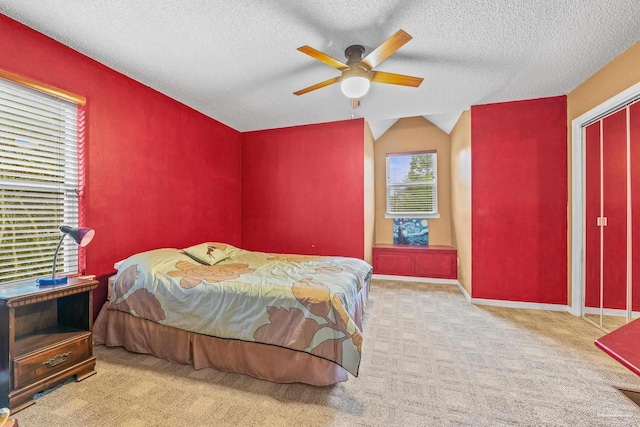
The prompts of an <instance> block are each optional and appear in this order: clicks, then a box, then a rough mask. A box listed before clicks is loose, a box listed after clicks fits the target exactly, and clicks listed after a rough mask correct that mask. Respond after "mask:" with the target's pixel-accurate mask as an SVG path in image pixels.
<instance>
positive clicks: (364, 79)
mask: <svg viewBox="0 0 640 427" xmlns="http://www.w3.org/2000/svg"><path fill="white" fill-rule="evenodd" d="M412 38H413V37H411V36H410V35H409V34H407V33H406V32H404V31H403V30H399V31H398V32H397V33H395V34H394V35H392V36H391V37H389V38H388V39H387V40H386V41H385V42H384V43H382V44H381V45H380V46H378V47H377V48H376V49H375V50H374V51H372V52H371V53H369V54H368V55H367V56H366V57H364V58H363V57H362V56H363V55H364V51H365V49H364V47H363V46H361V45H357V44H356V45H353V46H349V47H348V48H346V49H345V51H344V55H345V56H346V57H347V63H346V64H345V63H343V62H340V61H338V60H337V59H335V58H333V57H331V56H329V55H327V54H326V53H322V52H320V51H319V50H316V49H314V48H312V47H310V46H302V47H299V48H298V50H299V51H300V52H302V53H306V54H307V55H309V56H310V57H312V58H315V59H317V60H318V61H320V62H324V63H325V64H327V65H329V66H331V67H334V68H337V69H338V70H340V71H342V74H341V75H340V76H338V77H334V78H332V79H329V80H325V81H323V82H320V83H317V84H315V85H313V86H309V87H307V88H304V89H301V90H299V91H297V92H294V95H304V94H305V93H309V92H311V91H314V90H316V89H320V88H323V87H325V86H329V85H332V84H334V83H338V82H340V89H341V90H342V93H344V94H345V95H346V96H347V97H349V98H352V99H355V98H360V97H362V96H364V95H365V94H366V93H367V91H368V90H369V86H370V83H371V82H374V83H386V84H392V85H401V86H411V87H418V86H420V83H422V80H424V79H423V78H421V77H412V76H405V75H403V74H394V73H387V72H384V71H374V70H373V69H374V68H375V67H377V66H378V65H380V64H381V63H382V61H384V60H385V59H387V58H388V57H389V56H391V55H392V54H393V53H394V52H395V51H396V50H398V49H400V48H401V47H402V46H404V44H405V43H407V42H408V41H409V40H411V39H412Z"/></svg>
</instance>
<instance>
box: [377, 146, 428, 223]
mask: <svg viewBox="0 0 640 427" xmlns="http://www.w3.org/2000/svg"><path fill="white" fill-rule="evenodd" d="M437 174H438V159H437V154H436V152H435V151H429V152H419V153H398V154H387V213H386V217H387V218H437V217H438V177H437Z"/></svg>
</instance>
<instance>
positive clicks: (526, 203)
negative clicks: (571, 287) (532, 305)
mask: <svg viewBox="0 0 640 427" xmlns="http://www.w3.org/2000/svg"><path fill="white" fill-rule="evenodd" d="M471 145H472V150H471V165H472V180H471V198H472V206H473V210H472V213H471V226H472V232H471V236H472V253H473V258H472V267H471V268H472V283H473V288H472V296H473V297H474V298H484V299H497V300H511V301H524V302H537V303H549V304H567V194H568V193H567V105H566V97H565V96H560V97H553V98H542V99H533V100H527V101H517V102H507V103H501V104H490V105H480V106H474V107H472V108H471Z"/></svg>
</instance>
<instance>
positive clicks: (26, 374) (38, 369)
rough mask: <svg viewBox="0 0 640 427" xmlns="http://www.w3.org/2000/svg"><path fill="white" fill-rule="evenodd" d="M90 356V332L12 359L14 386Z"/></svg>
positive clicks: (27, 382)
mask: <svg viewBox="0 0 640 427" xmlns="http://www.w3.org/2000/svg"><path fill="white" fill-rule="evenodd" d="M90 356H91V332H87V333H84V334H82V335H80V336H78V337H77V338H73V339H72V340H68V341H65V342H62V343H60V344H57V345H54V346H53V347H49V348H47V349H45V350H43V351H39V352H36V353H30V354H27V355H24V356H20V357H17V358H16V359H15V360H14V361H13V384H14V388H19V387H22V386H24V385H26V384H29V383H31V382H33V381H36V380H39V379H41V378H45V377H48V376H49V375H52V374H55V373H56V372H59V371H62V370H64V369H66V368H68V367H70V366H73V365H75V364H76V363H79V362H82V361H83V360H86V359H88V358H89V357H90Z"/></svg>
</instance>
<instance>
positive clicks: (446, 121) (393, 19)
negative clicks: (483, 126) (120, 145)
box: [0, 0, 640, 136]
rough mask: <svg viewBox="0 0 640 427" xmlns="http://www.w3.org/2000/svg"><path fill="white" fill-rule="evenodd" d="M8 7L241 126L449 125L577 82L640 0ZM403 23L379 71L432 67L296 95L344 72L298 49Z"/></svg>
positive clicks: (617, 44) (638, 18) (3, 5)
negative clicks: (354, 95)
mask: <svg viewBox="0 0 640 427" xmlns="http://www.w3.org/2000/svg"><path fill="white" fill-rule="evenodd" d="M0 12H2V13H4V14H6V15H7V16H9V17H11V18H13V19H15V20H17V21H19V22H22V23H24V24H26V25H28V26H29V27H32V28H34V29H36V30H38V31H40V32H42V33H44V34H46V35H48V36H50V37H52V38H53V39H55V40H58V41H60V42H61V43H63V44H65V45H68V46H70V47H72V48H74V49H76V50H77V51H79V52H82V53H83V54H85V55H87V56H89V57H91V58H93V59H95V60H97V61H99V62H102V63H103V64H106V65H107V66H109V67H111V68H113V69H115V70H117V71H120V72H122V73H123V74H125V75H127V76H129V77H132V78H133V79H135V80H137V81H139V82H141V83H143V84H145V85H147V86H150V87H152V88H154V89H156V90H158V91H160V92H162V93H164V94H166V95H168V96H170V97H172V98H174V99H176V100H178V101H180V102H182V103H184V104H186V105H188V106H190V107H192V108H194V109H196V110H198V111H200V112H202V113H204V114H206V115H208V116H210V117H212V118H214V119H216V120H218V121H220V122H222V123H225V124H227V125H229V126H231V127H233V128H235V129H237V130H239V131H250V130H260V129H268V128H276V127H285V126H294V125H301V124H310V123H321V122H329V121H336V120H346V119H349V118H351V117H364V118H365V119H367V120H368V121H369V123H370V124H371V125H372V129H373V128H375V129H384V128H385V126H387V125H388V124H389V123H391V124H393V122H394V120H395V119H398V118H401V117H411V116H425V117H427V118H430V117H431V118H433V119H434V123H436V124H438V123H440V124H438V125H439V126H441V127H443V129H444V130H445V131H447V132H448V131H449V130H450V128H451V126H453V124H454V123H455V120H457V118H458V117H459V115H460V113H461V112H462V111H463V110H465V109H466V108H468V107H469V106H471V105H476V104H483V103H492V102H501V101H510V100H518V99H527V98H537V97H545V96H554V95H561V94H566V93H568V92H570V91H571V90H572V89H573V88H575V87H576V86H578V85H579V84H580V83H581V82H583V81H584V80H585V79H586V78H588V77H589V76H591V75H592V74H593V73H595V72H596V71H597V70H599V69H600V68H602V67H603V66H604V65H606V64H607V63H608V62H609V61H611V60H612V59H613V58H615V57H616V56H617V55H619V54H620V53H621V52H623V51H624V50H626V49H627V48H628V47H630V46H631V45H633V44H634V43H635V42H637V41H638V37H639V35H640V2H638V1H637V0H616V1H609V0H588V1H587V0H585V1H575V0H536V1H512V0H494V1H491V2H488V1H484V0H465V1H460V0H443V1H437V2H436V1H420V0H414V1H409V0H395V1H390V0H349V1H338V0H323V1H304V2H303V1H295V0H262V1H251V2H236V1H234V2H230V1H227V0H224V1H222V0H190V1H179V0H156V1H151V0H146V1H145V0H109V1H106V0H95V1H85V0H48V1H45V2H34V1H24V0H1V1H0ZM398 29H403V30H405V31H406V32H408V33H409V34H410V35H412V36H413V40H411V41H410V42H408V43H407V44H406V45H404V46H403V47H402V48H401V49H400V50H399V51H397V52H396V53H395V54H394V55H392V56H391V57H390V58H389V59H387V60H386V61H385V62H383V63H382V64H381V65H380V66H379V67H377V68H376V69H377V70H380V71H388V72H392V73H400V74H408V75H413V76H419V77H424V82H423V83H422V85H421V86H420V87H419V88H417V89H415V88H407V87H401V86H391V85H384V84H373V85H372V87H371V90H370V91H369V93H368V94H367V95H366V96H365V97H364V98H363V99H362V102H361V107H360V108H358V109H355V110H353V111H352V110H351V107H350V102H349V100H348V99H347V98H345V97H344V95H342V94H341V92H340V88H339V85H332V86H329V87H326V88H323V89H319V90H316V91H314V92H311V93H309V94H306V95H302V96H295V95H293V92H294V91H296V90H299V89H302V88H305V87H307V86H310V85H312V84H315V83H317V82H320V81H323V80H326V79H329V78H332V77H336V76H338V75H339V72H338V71H337V70H335V69H333V68H331V67H329V66H327V65H325V64H322V63H320V62H318V61H315V60H313V59H312V58H310V57H309V56H307V55H304V54H302V53H301V52H298V51H297V50H296V49H297V48H298V47H299V46H302V45H309V46H311V47H314V48H316V49H318V50H320V51H323V52H325V53H327V54H328V55H331V56H333V57H334V58H336V59H339V60H341V61H344V60H345V58H344V49H345V48H346V47H347V46H349V45H352V44H361V45H363V46H364V47H365V48H366V50H367V52H369V51H371V50H373V49H375V48H376V47H377V46H378V45H380V44H381V43H382V42H383V41H385V40H386V39H387V38H388V37H389V36H391V35H392V34H393V33H395V32H396V31H397V30H398ZM389 126H390V125H389ZM385 130H386V129H385ZM376 133H377V132H376ZM376 136H378V135H376Z"/></svg>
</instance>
